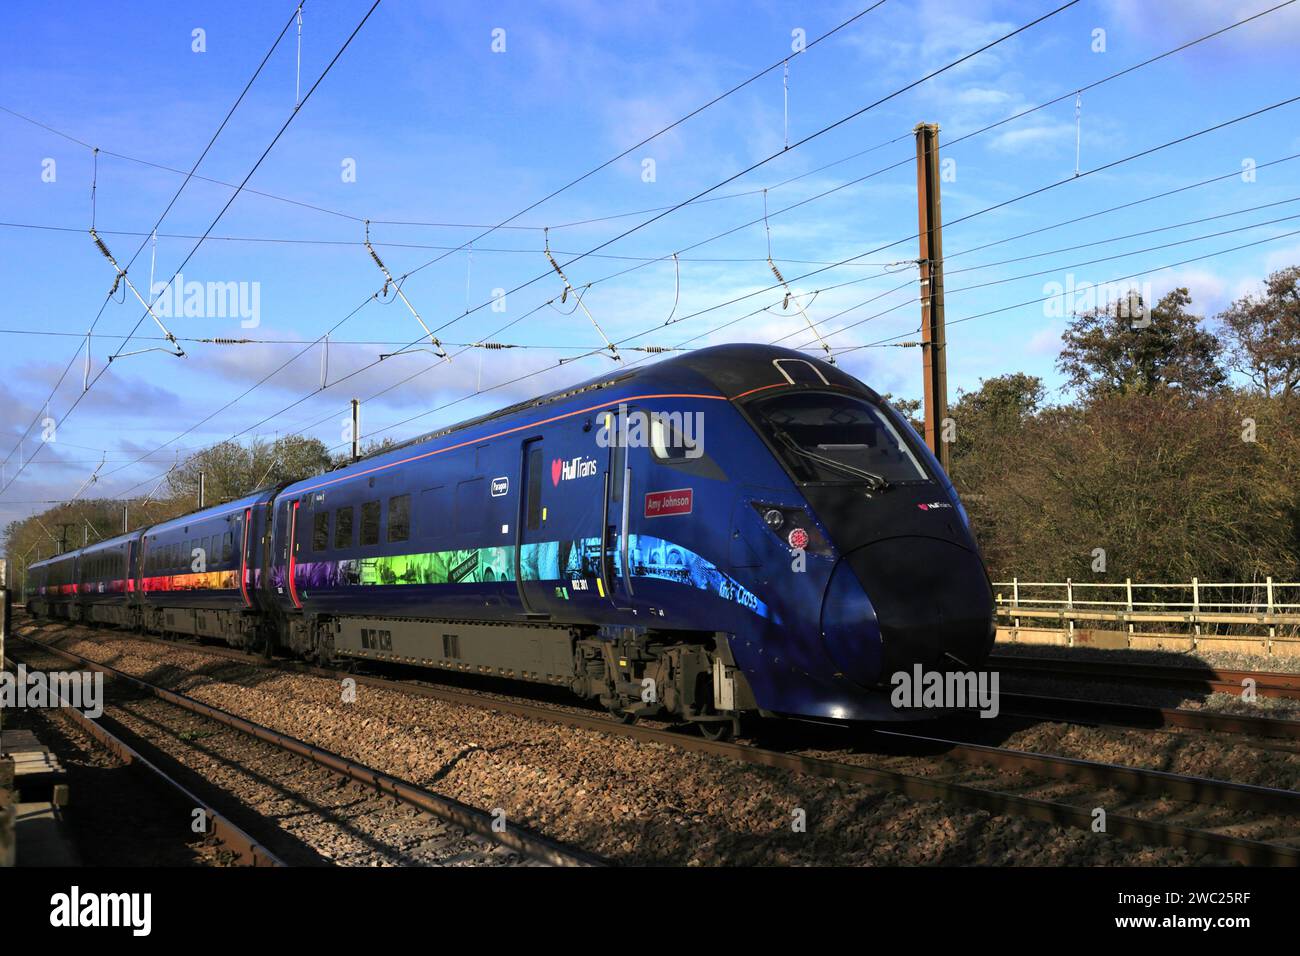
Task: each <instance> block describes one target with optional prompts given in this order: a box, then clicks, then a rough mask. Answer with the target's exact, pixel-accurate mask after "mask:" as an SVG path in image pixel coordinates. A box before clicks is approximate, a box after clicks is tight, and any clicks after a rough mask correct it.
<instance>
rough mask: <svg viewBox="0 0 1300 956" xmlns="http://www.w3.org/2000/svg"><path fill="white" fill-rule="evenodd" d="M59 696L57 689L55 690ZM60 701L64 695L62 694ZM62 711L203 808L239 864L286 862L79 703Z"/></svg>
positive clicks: (11, 661) (214, 834)
mask: <svg viewBox="0 0 1300 956" xmlns="http://www.w3.org/2000/svg"><path fill="white" fill-rule="evenodd" d="M4 663H5V666H6V667H9V668H10V669H14V668H15V667H16V665H17V662H16V661H15V660H14V659H13V658H11V657H8V656H6V657H5V659H4ZM55 694H56V696H57V691H55ZM59 700H60V701H62V700H63V698H61V697H60V698H59ZM60 713H62V714H64V715H65V716H67V717H68V718H69V719H70V720H71V721H72V722H73V723H74V724H76V726H77V727H78V728H80V729H81V731H82V732H83V733H85V734H87V735H88V736H90V737H91V738H92V739H93V740H95V741H96V742H97V743H98V744H99V745H100V746H101V747H103V748H104V749H105V750H107V751H109V752H110V753H112V754H113V755H114V756H115V757H117V758H118V759H119V760H120V761H122V763H123V764H125V765H127V766H130V767H136V768H138V769H140V770H142V771H143V772H144V773H145V774H146V775H148V776H149V777H150V778H151V779H152V780H153V781H154V783H155V784H156V785H158V786H160V787H161V788H162V789H163V790H165V791H167V792H168V793H170V794H173V795H174V796H176V797H178V798H179V799H180V800H183V801H184V802H185V804H186V805H187V806H190V807H194V808H196V809H201V810H202V811H203V812H204V814H205V818H206V820H207V824H208V827H209V831H208V832H209V833H210V835H211V836H212V838H213V839H214V840H216V842H217V843H219V844H221V846H222V847H224V848H225V849H226V850H227V852H228V853H229V854H230V859H231V860H232V862H234V863H235V864H236V865H239V866H284V865H285V863H284V861H283V860H282V859H280V857H278V856H276V855H275V853H273V852H272V851H271V850H270V849H269V848H267V847H265V846H263V845H262V844H261V843H259V842H258V841H257V840H255V839H254V838H253V837H251V836H250V835H249V834H248V833H246V832H245V831H244V830H242V829H240V828H239V827H238V826H236V825H235V824H234V823H233V822H232V821H231V820H229V819H228V818H227V817H226V816H225V814H223V813H221V812H220V811H219V810H217V809H216V808H215V807H214V806H212V804H211V803H210V802H208V801H206V800H204V799H203V798H201V797H199V796H198V795H197V794H195V793H194V792H193V791H191V790H190V789H189V788H188V787H186V786H185V785H184V784H183V783H181V782H180V781H179V780H177V779H176V778H175V777H173V776H172V775H171V774H169V773H168V772H167V771H166V770H164V769H163V768H162V767H161V766H159V765H158V764H157V763H155V762H153V761H152V760H149V759H148V758H147V757H145V756H144V755H142V754H141V753H140V752H139V751H138V750H136V749H135V748H134V747H132V746H131V745H130V744H129V743H127V742H126V741H125V740H123V739H122V738H121V737H119V736H117V735H116V734H114V733H112V732H111V731H109V730H108V729H107V728H106V727H104V726H103V725H101V724H100V723H99V722H98V721H96V720H92V719H91V718H90V717H87V716H86V715H85V714H83V713H82V712H81V711H79V710H77V709H76V708H75V707H72V706H69V705H68V704H66V703H64V704H63V706H62V708H61V710H60Z"/></svg>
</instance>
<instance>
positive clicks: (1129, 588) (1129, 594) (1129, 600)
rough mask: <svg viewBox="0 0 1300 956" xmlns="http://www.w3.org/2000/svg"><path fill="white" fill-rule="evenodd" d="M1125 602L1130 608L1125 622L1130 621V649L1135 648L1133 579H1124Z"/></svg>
mask: <svg viewBox="0 0 1300 956" xmlns="http://www.w3.org/2000/svg"><path fill="white" fill-rule="evenodd" d="M1124 600H1125V602H1126V604H1127V605H1128V607H1127V610H1128V614H1127V615H1126V616H1125V620H1126V621H1128V646H1129V647H1132V646H1133V621H1132V616H1133V579H1132V578H1125V579H1124Z"/></svg>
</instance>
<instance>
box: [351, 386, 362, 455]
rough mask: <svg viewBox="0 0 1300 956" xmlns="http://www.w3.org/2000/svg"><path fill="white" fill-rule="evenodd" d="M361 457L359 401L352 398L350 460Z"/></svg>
mask: <svg viewBox="0 0 1300 956" xmlns="http://www.w3.org/2000/svg"><path fill="white" fill-rule="evenodd" d="M360 457H361V402H360V400H359V399H355V398H354V399H352V460H353V461H356V460H357V459H358V458H360Z"/></svg>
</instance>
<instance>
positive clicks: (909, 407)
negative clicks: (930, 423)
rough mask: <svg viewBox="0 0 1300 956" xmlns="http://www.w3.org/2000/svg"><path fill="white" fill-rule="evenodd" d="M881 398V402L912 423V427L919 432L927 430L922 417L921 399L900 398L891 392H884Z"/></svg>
mask: <svg viewBox="0 0 1300 956" xmlns="http://www.w3.org/2000/svg"><path fill="white" fill-rule="evenodd" d="M880 398H881V401H883V402H885V403H887V404H888V405H890V406H891V407H892V408H893V409H894V411H896V412H898V414H900V415H902V416H903V417H904V418H906V419H907V420H908V421H909V422H911V423H912V427H913V428H915V429H916V430H917V431H918V432H921V431H924V430H925V421H924V419H923V418H922V416H921V400H920V399H919V398H898V397H896V396H895V395H893V394H892V393H890V392H883V393H882V394H881V396H880Z"/></svg>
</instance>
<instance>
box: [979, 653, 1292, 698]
mask: <svg viewBox="0 0 1300 956" xmlns="http://www.w3.org/2000/svg"><path fill="white" fill-rule="evenodd" d="M988 666H989V667H990V668H996V669H997V670H999V671H1003V672H1008V671H1009V672H1012V673H1022V674H1024V673H1033V674H1045V675H1047V676H1051V677H1059V678H1062V679H1069V678H1075V677H1082V678H1086V679H1088V680H1114V681H1124V682H1126V683H1133V682H1136V683H1144V684H1154V685H1159V686H1171V687H1195V688H1198V689H1209V690H1212V691H1218V692H1221V693H1228V694H1236V695H1240V694H1241V691H1242V689H1243V682H1244V681H1246V680H1253V681H1254V682H1255V693H1256V694H1258V695H1259V696H1260V697H1288V698H1293V699H1300V673H1297V674H1287V673H1280V672H1276V671H1237V670H1223V669H1220V668H1217V667H1212V666H1210V665H1208V664H1206V665H1195V666H1193V665H1186V666H1183V665H1171V666H1165V667H1162V666H1160V665H1158V664H1130V663H1120V662H1109V661H1108V662H1103V661H1078V660H1069V659H1066V658H1061V657H1012V656H1010V655H1006V654H994V655H992V656H991V657H990V658H989V664H988Z"/></svg>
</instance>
